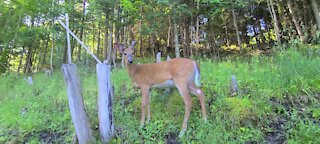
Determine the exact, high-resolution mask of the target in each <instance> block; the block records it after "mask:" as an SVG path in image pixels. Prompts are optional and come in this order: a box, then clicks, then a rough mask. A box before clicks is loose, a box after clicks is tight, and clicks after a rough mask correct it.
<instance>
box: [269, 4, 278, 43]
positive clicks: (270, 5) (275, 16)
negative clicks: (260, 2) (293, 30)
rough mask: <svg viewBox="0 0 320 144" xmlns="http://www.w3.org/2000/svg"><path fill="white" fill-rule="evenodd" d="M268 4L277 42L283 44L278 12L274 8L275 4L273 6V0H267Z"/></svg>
mask: <svg viewBox="0 0 320 144" xmlns="http://www.w3.org/2000/svg"><path fill="white" fill-rule="evenodd" d="M267 5H268V10H269V13H270V15H271V18H272V21H273V27H274V32H275V35H276V40H277V43H278V44H281V39H280V29H279V26H278V19H277V14H276V12H275V10H274V6H273V0H267Z"/></svg>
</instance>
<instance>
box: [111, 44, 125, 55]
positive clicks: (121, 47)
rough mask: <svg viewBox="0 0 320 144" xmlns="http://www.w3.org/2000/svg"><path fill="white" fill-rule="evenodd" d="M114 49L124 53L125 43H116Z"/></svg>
mask: <svg viewBox="0 0 320 144" xmlns="http://www.w3.org/2000/svg"><path fill="white" fill-rule="evenodd" d="M113 45H114V49H116V50H119V52H120V53H123V51H124V45H123V44H121V43H114V44H113Z"/></svg>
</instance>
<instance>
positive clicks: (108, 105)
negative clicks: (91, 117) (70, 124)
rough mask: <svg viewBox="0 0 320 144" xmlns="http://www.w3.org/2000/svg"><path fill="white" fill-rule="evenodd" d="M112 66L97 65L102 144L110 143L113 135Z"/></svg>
mask: <svg viewBox="0 0 320 144" xmlns="http://www.w3.org/2000/svg"><path fill="white" fill-rule="evenodd" d="M110 69H111V66H110V65H107V64H105V63H103V64H99V63H98V64H97V77H98V78H97V79H98V116H99V131H100V138H101V142H102V143H108V142H109V141H110V140H111V138H112V135H113V129H114V124H113V114H112V97H113V89H112V85H111V81H110Z"/></svg>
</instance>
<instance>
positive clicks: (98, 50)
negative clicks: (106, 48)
mask: <svg viewBox="0 0 320 144" xmlns="http://www.w3.org/2000/svg"><path fill="white" fill-rule="evenodd" d="M98 27H99V28H98V45H97V57H99V55H100V44H101V37H100V35H101V25H100V23H99V25H98Z"/></svg>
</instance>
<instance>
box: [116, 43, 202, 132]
mask: <svg viewBox="0 0 320 144" xmlns="http://www.w3.org/2000/svg"><path fill="white" fill-rule="evenodd" d="M134 45H135V40H133V41H132V42H131V45H130V46H128V47H127V48H125V45H123V44H116V45H114V46H115V48H116V49H118V50H119V52H120V53H121V54H123V56H124V59H125V66H126V68H127V71H128V74H129V77H130V79H131V81H132V83H133V86H134V87H138V88H140V89H141V93H142V100H141V120H140V128H142V127H143V126H144V123H145V114H146V110H147V122H149V121H150V117H151V116H150V90H151V89H152V88H168V87H176V88H177V89H178V91H179V93H180V95H181V96H182V98H183V101H184V105H185V114H184V119H183V122H182V127H181V131H180V133H179V136H180V137H182V136H183V135H184V133H185V131H186V130H187V122H188V119H189V116H190V111H191V107H192V98H191V96H190V94H189V93H192V94H194V95H196V96H197V97H198V99H199V100H200V105H201V111H202V115H203V119H204V121H205V122H206V121H207V115H206V108H205V95H204V93H203V91H202V90H201V89H200V88H199V87H200V86H201V83H200V69H199V65H198V64H197V63H196V62H195V61H193V60H191V59H188V58H174V59H170V60H168V61H163V62H159V63H151V64H134V63H133V60H134V51H135V48H134Z"/></svg>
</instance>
